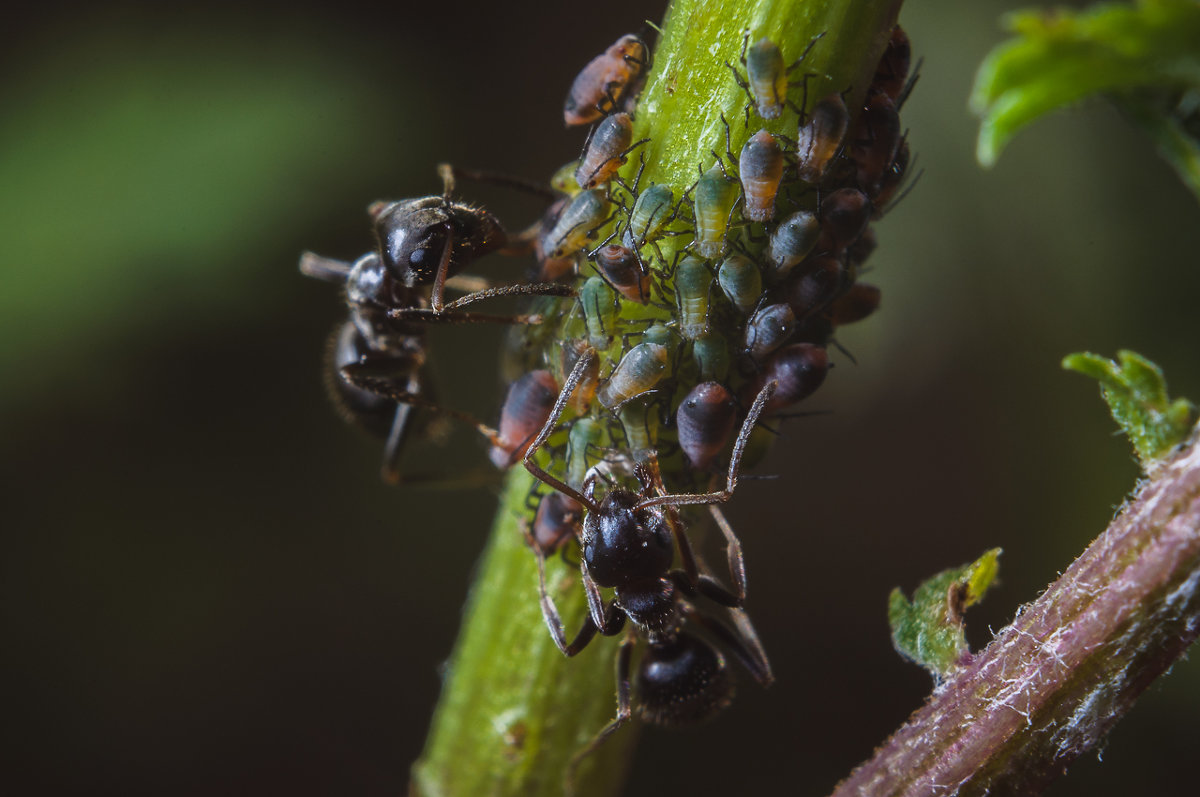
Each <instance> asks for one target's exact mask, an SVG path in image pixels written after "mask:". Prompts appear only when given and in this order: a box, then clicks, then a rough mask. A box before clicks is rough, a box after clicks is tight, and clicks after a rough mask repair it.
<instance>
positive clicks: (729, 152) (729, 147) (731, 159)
mask: <svg viewBox="0 0 1200 797" xmlns="http://www.w3.org/2000/svg"><path fill="white" fill-rule="evenodd" d="M721 124H723V125H725V154H726V155H728V156H729V163H730V164H734V163H737V162H738V159H737V158H736V157H734V154H733V145H732V144H730V143H729V121H728V120H727V119H726V118H725V114H724V113H722V114H721ZM714 154H715V153H714ZM717 160H718V161H719V160H720V158H717ZM726 176H728V175H726Z"/></svg>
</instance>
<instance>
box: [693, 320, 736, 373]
mask: <svg viewBox="0 0 1200 797" xmlns="http://www.w3.org/2000/svg"><path fill="white" fill-rule="evenodd" d="M692 358H693V359H694V360H695V361H696V367H697V368H698V369H700V379H701V380H703V381H705V382H724V381H725V377H726V376H728V374H729V341H727V340H726V339H725V336H724V335H722V334H721V333H720V332H718V331H716V330H715V329H712V330H709V331H708V332H706V333H705V334H703V335H701V336H700V337H698V338H696V339H695V340H694V341H692Z"/></svg>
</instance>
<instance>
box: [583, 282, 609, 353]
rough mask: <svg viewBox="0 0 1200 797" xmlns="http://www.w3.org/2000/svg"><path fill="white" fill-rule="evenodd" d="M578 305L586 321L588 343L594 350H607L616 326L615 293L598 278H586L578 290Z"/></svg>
mask: <svg viewBox="0 0 1200 797" xmlns="http://www.w3.org/2000/svg"><path fill="white" fill-rule="evenodd" d="M579 303H580V304H582V305H583V317H584V319H585V320H586V321H587V330H588V342H589V343H590V344H591V345H592V347H593V348H596V349H606V348H608V344H609V343H611V342H612V334H613V330H614V329H615V328H616V324H617V294H616V292H615V291H613V289H612V288H610V287H609V286H608V283H606V282H605V281H604V280H602V279H600V278H599V277H588V279H587V281H586V282H584V283H583V287H582V288H580V289H579Z"/></svg>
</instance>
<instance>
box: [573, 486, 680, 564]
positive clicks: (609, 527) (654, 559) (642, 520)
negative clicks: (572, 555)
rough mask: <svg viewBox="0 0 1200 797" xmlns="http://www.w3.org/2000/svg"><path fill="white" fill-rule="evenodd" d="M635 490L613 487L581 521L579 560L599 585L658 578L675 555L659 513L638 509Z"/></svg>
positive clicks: (668, 532) (637, 496)
mask: <svg viewBox="0 0 1200 797" xmlns="http://www.w3.org/2000/svg"><path fill="white" fill-rule="evenodd" d="M640 500H641V498H640V496H639V495H638V494H637V493H634V492H631V491H629V490H625V489H622V488H616V489H613V490H610V491H609V492H608V494H607V495H605V496H604V500H602V501H601V502H600V505H599V506H598V507H597V508H596V510H595V511H592V512H589V513H588V515H587V517H586V518H584V521H583V559H584V561H585V562H586V563H587V567H588V572H590V573H591V575H592V578H593V579H595V581H596V583H597V584H599V585H600V586H602V587H628V586H631V585H639V584H646V583H648V582H653V581H655V580H657V579H660V578H662V577H663V576H664V575H666V573H667V569H668V568H670V566H671V560H672V559H673V558H674V556H675V548H674V541H673V539H672V537H671V531H670V529H669V528H667V524H666V522H665V521H664V520H663V518H662V515H661V514H659V513H658V512H655V511H652V510H640V509H638V503H639V501H640Z"/></svg>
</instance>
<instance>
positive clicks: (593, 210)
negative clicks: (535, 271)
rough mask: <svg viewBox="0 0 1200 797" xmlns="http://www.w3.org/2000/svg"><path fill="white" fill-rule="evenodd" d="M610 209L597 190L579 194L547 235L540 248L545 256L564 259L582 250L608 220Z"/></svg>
mask: <svg viewBox="0 0 1200 797" xmlns="http://www.w3.org/2000/svg"><path fill="white" fill-rule="evenodd" d="M609 207H610V204H609V201H608V197H607V196H606V195H605V193H604V191H602V190H600V189H597V188H593V189H592V190H590V191H580V192H579V194H577V195H576V196H575V198H574V199H572V200H571V204H569V205H567V207H566V208H565V209H564V210H563V212H562V215H561V216H559V217H558V221H557V222H555V223H554V228H553V229H552V230H550V233H549V235H547V236H546V238H545V240H544V243H543V248H544V249H545V251H546V252H547V256H548V257H552V258H558V257H567V256H568V255H573V254H575V253H576V252H578V251H579V250H580V249H583V248H584V246H585V245H586V244H587V242H588V241H589V240H590V239H591V238H593V237H594V236H595V234H596V230H598V229H600V228H601V227H602V226H604V223H605V222H606V221H608V213H609Z"/></svg>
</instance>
